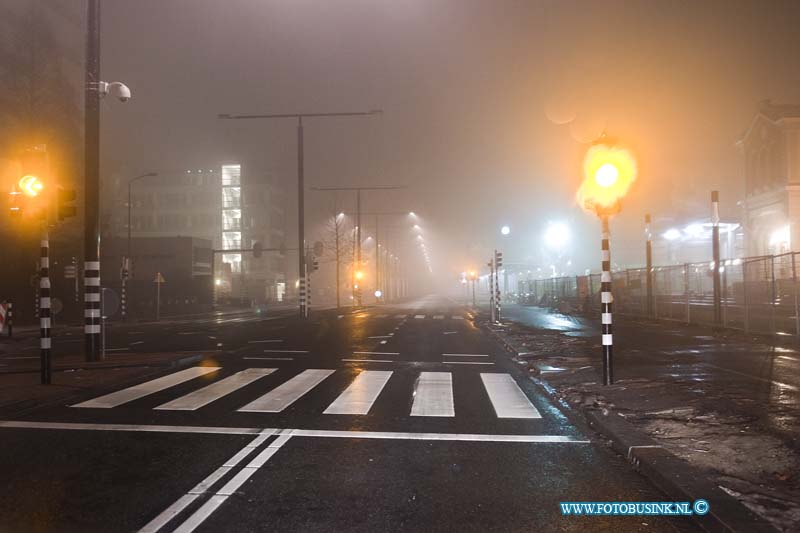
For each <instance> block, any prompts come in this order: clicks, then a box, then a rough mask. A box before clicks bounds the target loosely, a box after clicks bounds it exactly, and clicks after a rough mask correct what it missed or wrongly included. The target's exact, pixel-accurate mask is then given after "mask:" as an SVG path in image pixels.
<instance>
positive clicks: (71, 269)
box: [64, 265, 78, 279]
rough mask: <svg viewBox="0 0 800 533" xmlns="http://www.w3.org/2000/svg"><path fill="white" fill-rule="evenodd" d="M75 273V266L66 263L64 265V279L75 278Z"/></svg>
mask: <svg viewBox="0 0 800 533" xmlns="http://www.w3.org/2000/svg"><path fill="white" fill-rule="evenodd" d="M77 275H78V273H77V267H76V266H75V265H67V266H65V267H64V279H75V277H76V276H77Z"/></svg>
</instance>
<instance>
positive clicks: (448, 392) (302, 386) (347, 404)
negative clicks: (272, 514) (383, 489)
mask: <svg viewBox="0 0 800 533" xmlns="http://www.w3.org/2000/svg"><path fill="white" fill-rule="evenodd" d="M445 356H451V357H464V358H470V359H473V360H472V361H452V360H447V361H444V364H463V365H479V364H486V365H490V364H492V363H482V362H480V361H475V360H474V359H475V358H477V359H481V358H484V357H487V356H485V355H478V354H445ZM367 362H373V361H371V360H368V361H367ZM218 370H220V368H219V367H199V366H198V367H193V368H188V369H186V370H181V371H179V372H175V373H174V374H170V375H168V376H163V377H160V378H156V379H153V380H150V381H147V382H144V383H140V384H139V385H135V386H133V387H128V388H126V389H122V390H119V391H117V392H113V393H110V394H106V395H104V396H100V397H98V398H94V399H92V400H88V401H85V402H82V403H79V404H76V405H74V406H73V407H98V408H112V407H119V406H122V405H123V404H125V403H128V402H130V401H133V400H136V399H139V398H142V397H144V396H147V395H149V394H154V393H156V392H159V391H163V390H165V389H168V388H170V387H173V386H176V385H179V384H181V383H184V382H187V381H190V380H192V379H194V378H198V377H201V376H204V375H207V374H210V373H212V372H216V371H218ZM347 371H348V372H349V370H347ZM276 372H277V373H276ZM281 372H283V371H282V370H280V369H277V368H260V367H258V368H247V369H244V370H241V371H239V372H236V373H235V374H232V375H230V376H227V377H225V378H222V379H219V380H218V381H214V382H212V383H208V382H207V381H205V380H203V381H205V382H203V383H201V385H202V386H200V387H199V388H197V389H196V390H194V391H192V392H189V393H188V394H183V395H181V396H179V397H177V398H174V399H172V400H170V401H167V402H166V403H162V404H160V405H158V406H157V407H154V408H153V409H154V410H159V411H196V410H198V409H201V408H203V407H205V406H207V405H209V404H211V403H212V402H216V401H218V400H221V399H223V398H224V397H226V396H228V395H230V394H233V393H234V392H236V391H238V390H240V389H243V388H244V387H248V386H252V387H255V386H256V385H255V383H256V382H257V381H258V380H259V379H261V378H263V377H265V376H269V375H271V374H273V373H275V375H276V376H278V375H280V373H281ZM335 372H336V370H333V369H306V370H304V371H302V372H301V373H299V374H297V375H294V376H292V377H291V378H289V379H287V380H285V381H283V382H282V383H281V384H279V385H278V386H276V387H274V388H272V389H271V390H269V391H268V392H266V393H264V394H262V395H261V396H260V397H258V398H256V399H255V400H253V401H251V402H250V403H247V404H246V405H244V406H243V407H240V408H239V409H237V410H238V411H241V412H250V413H280V412H282V411H284V410H285V409H287V408H288V407H289V406H291V405H292V404H293V403H295V402H296V401H297V400H299V399H300V398H302V397H303V396H304V395H306V394H308V393H309V392H311V391H312V390H314V388H315V387H317V386H319V385H320V384H321V383H323V381H325V380H326V378H328V377H329V376H331V375H332V374H334V373H335ZM395 373H396V371H392V370H362V371H361V372H359V373H358V374H357V375H356V376H355V378H354V379H353V380H352V381H351V382H350V383H349V384H348V385H347V386H346V387H345V388H344V390H342V391H341V392H340V393H339V395H338V396H337V397H336V399H335V400H333V401H332V402H331V403H330V404H329V405H328V406H327V408H325V410H324V411H323V414H325V415H354V416H360V415H367V414H369V413H370V410H371V409H372V408H373V406H374V404H375V402H376V401H377V400H378V397H379V396H380V395H381V393H382V392H383V391H384V389H385V388H386V386H387V385H388V383H389V380H390V379H391V378H392V376H393V375H394V374H395ZM480 379H481V382H482V384H483V387H484V390H486V396H485V397H484V398H488V400H489V402H490V403H491V405H492V408H493V410H494V412H495V414H496V416H497V418H511V419H514V418H516V419H540V418H542V416H541V414H540V413H539V411H538V410H537V409H536V407H535V406H534V405H533V403H532V402H531V400H530V399H529V398H528V396H527V395H526V394H525V392H524V391H523V390H522V389H521V388H520V386H519V384H517V382H516V381H515V380H514V378H513V377H512V376H511V375H510V374H507V373H496V372H492V373H489V372H484V373H481V374H480ZM198 382H200V380H198ZM409 392H410V393H411V397H412V403H411V410H410V412H408V415H409V416H412V417H455V416H456V414H455V404H454V395H453V373H452V372H420V373H419V376H418V378H417V380H416V382H415V384H414V388H413V391H409ZM483 401H485V400H483ZM235 408H236V406H232V407H231V409H235Z"/></svg>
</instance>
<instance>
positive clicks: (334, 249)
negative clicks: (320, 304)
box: [321, 213, 353, 308]
mask: <svg viewBox="0 0 800 533" xmlns="http://www.w3.org/2000/svg"><path fill="white" fill-rule="evenodd" d="M346 226H347V220H346V217H345V216H344V215H342V214H341V213H340V214H333V215H332V216H330V217H329V218H328V219H327V220H326V221H325V225H324V227H323V230H322V239H321V240H322V243H323V244H324V246H325V248H324V249H325V252H324V253H323V255H322V261H323V262H325V263H335V265H336V307H337V308H338V307H341V287H342V266H343V265H344V264H346V262H347V260H348V258H349V257H350V255H351V252H352V249H353V242H352V241H351V240H349V239H347V230H346Z"/></svg>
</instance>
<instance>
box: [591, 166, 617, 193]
mask: <svg viewBox="0 0 800 533" xmlns="http://www.w3.org/2000/svg"><path fill="white" fill-rule="evenodd" d="M617 178H619V170H617V167H615V166H614V165H612V164H611V163H604V164H603V165H601V166H600V168H598V169H597V172H595V173H594V180H595V181H596V182H597V184H598V185H600V186H601V187H611V186H612V185H614V184H615V183H616V182H617Z"/></svg>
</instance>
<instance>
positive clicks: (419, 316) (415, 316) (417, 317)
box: [414, 315, 425, 319]
mask: <svg viewBox="0 0 800 533" xmlns="http://www.w3.org/2000/svg"><path fill="white" fill-rule="evenodd" d="M414 318H416V319H420V318H425V315H414Z"/></svg>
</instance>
